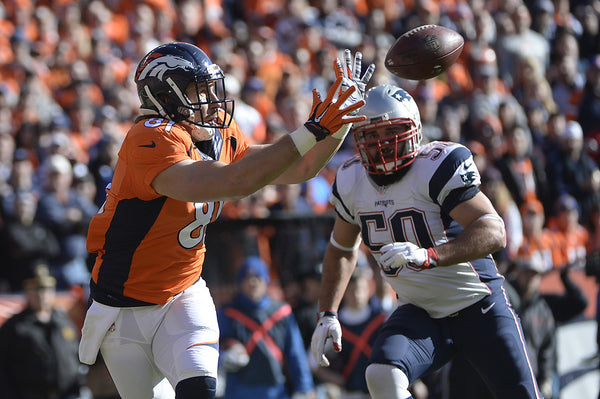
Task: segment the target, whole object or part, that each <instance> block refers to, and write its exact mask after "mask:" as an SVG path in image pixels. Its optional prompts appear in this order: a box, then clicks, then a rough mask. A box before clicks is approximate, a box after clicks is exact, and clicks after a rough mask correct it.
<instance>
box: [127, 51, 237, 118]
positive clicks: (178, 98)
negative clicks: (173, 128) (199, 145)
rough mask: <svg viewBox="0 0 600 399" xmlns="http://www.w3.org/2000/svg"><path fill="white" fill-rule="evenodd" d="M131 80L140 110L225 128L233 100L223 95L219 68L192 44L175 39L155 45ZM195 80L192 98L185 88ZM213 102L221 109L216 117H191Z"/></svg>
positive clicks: (231, 113)
mask: <svg viewBox="0 0 600 399" xmlns="http://www.w3.org/2000/svg"><path fill="white" fill-rule="evenodd" d="M135 83H136V85H137V89H138V96H139V98H140V101H141V103H142V106H141V108H142V112H144V113H146V114H147V113H149V112H156V113H158V114H159V115H160V116H161V117H163V118H168V119H170V120H172V121H174V122H181V121H187V122H190V123H192V124H194V125H197V126H202V127H205V128H226V127H228V126H229V124H230V123H231V120H232V116H233V109H234V100H233V99H232V98H227V95H226V92H225V79H224V75H223V71H222V70H221V68H220V67H219V66H218V65H216V64H213V62H212V61H211V60H210V58H209V57H208V56H207V55H206V53H204V51H202V50H201V49H199V48H198V47H196V46H194V45H193V44H189V43H183V42H175V43H168V44H164V45H162V46H158V47H156V48H155V49H153V50H152V51H150V52H149V53H148V54H146V56H145V57H144V58H143V59H142V60H141V61H140V63H139V65H138V67H137V70H136V72H135ZM190 84H195V87H196V94H197V96H196V98H197V99H198V100H196V101H192V100H191V99H190V98H189V97H188V96H187V95H186V91H187V90H188V87H189V85H190ZM209 104H217V105H218V107H219V108H220V109H222V110H223V111H224V112H219V116H218V118H214V119H212V120H204V117H205V114H204V112H198V113H197V114H196V115H202V117H201V120H200V121H196V120H192V119H191V117H192V115H194V112H195V111H200V110H201V108H202V106H203V105H204V106H206V105H209Z"/></svg>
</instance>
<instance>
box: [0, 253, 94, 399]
mask: <svg viewBox="0 0 600 399" xmlns="http://www.w3.org/2000/svg"><path fill="white" fill-rule="evenodd" d="M55 289H56V280H55V279H54V277H52V276H51V275H50V273H49V271H48V268H47V267H46V266H45V265H44V264H40V265H38V266H37V267H36V268H35V269H34V270H32V271H31V273H30V275H29V276H28V278H26V279H25V280H24V281H23V292H24V294H25V299H26V303H25V309H24V310H23V311H21V312H20V313H18V314H16V315H14V316H13V317H11V318H10V319H9V320H7V321H6V323H5V324H4V325H2V327H1V328H0V392H2V397H3V398H6V399H18V398H27V399H75V398H79V397H80V394H81V388H82V383H81V382H82V377H83V376H82V374H81V371H80V370H81V368H80V363H79V358H78V343H79V335H78V331H77V330H76V328H75V326H74V325H73V322H72V321H71V319H70V318H69V316H68V314H67V313H66V312H65V311H64V310H62V309H61V308H58V307H57V306H56V305H55V303H54V299H55Z"/></svg>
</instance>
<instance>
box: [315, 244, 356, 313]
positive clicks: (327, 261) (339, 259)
mask: <svg viewBox="0 0 600 399" xmlns="http://www.w3.org/2000/svg"><path fill="white" fill-rule="evenodd" d="M356 259H357V250H355V251H342V250H339V249H337V248H335V247H333V246H332V245H331V244H330V245H329V246H328V247H327V250H326V252H325V257H324V258H323V277H322V279H321V295H320V298H319V310H320V311H321V312H324V311H327V310H333V311H336V312H337V310H338V308H339V306H340V303H341V302H342V298H343V297H344V292H345V291H346V287H347V286H348V282H349V281H350V277H351V276H352V272H353V271H354V267H355V265H356Z"/></svg>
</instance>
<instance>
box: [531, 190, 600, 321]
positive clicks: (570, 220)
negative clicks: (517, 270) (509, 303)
mask: <svg viewBox="0 0 600 399" xmlns="http://www.w3.org/2000/svg"><path fill="white" fill-rule="evenodd" d="M579 215H580V211H579V204H578V203H577V201H576V200H575V198H574V197H572V196H570V195H568V194H563V195H561V196H560V197H558V198H557V199H556V201H555V204H554V207H553V208H552V216H551V218H550V220H549V221H548V228H549V229H551V230H552V231H553V232H554V234H556V247H557V248H558V250H559V251H560V262H558V263H555V265H554V270H552V271H550V272H547V273H546V274H544V276H543V278H542V283H541V287H540V291H541V292H542V293H543V294H549V293H553V294H563V293H565V292H566V293H567V294H568V292H569V291H568V286H567V284H565V283H563V282H561V278H562V277H561V274H562V273H568V276H567V277H568V278H569V279H570V280H572V281H573V282H574V284H576V285H577V287H578V288H579V289H580V290H581V291H583V293H584V294H585V296H586V297H587V307H586V306H583V307H581V305H576V306H571V310H572V311H575V310H576V309H579V310H581V308H583V312H584V314H585V316H586V317H590V318H592V317H594V316H595V312H596V300H595V299H596V295H597V292H598V285H597V283H596V281H595V279H594V278H593V277H591V276H587V275H586V272H585V264H586V262H587V259H588V249H589V241H590V232H589V231H588V230H587V229H586V228H585V227H584V226H583V225H581V224H580V222H579V220H580V216H579ZM562 280H563V281H564V278H562ZM571 297H574V295H571ZM578 306H579V307H578ZM568 308H569V307H567V310H568ZM563 313H564V312H563ZM566 314H567V316H563V317H561V319H564V318H570V317H574V316H573V314H572V313H569V312H566ZM569 314H571V315H570V316H569ZM575 314H579V312H576V313H575Z"/></svg>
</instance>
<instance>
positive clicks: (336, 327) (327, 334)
mask: <svg viewBox="0 0 600 399" xmlns="http://www.w3.org/2000/svg"><path fill="white" fill-rule="evenodd" d="M328 339H331V340H332V343H333V349H335V351H336V352H340V351H341V350H342V326H341V325H340V322H339V320H338V318H337V316H334V315H327V316H325V312H321V313H319V319H318V321H317V327H315V331H314V332H313V335H312V339H311V340H310V350H311V352H312V355H313V357H314V358H315V360H316V361H317V363H319V365H321V366H323V367H328V366H329V359H327V356H325V344H326V343H327V340H328Z"/></svg>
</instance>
